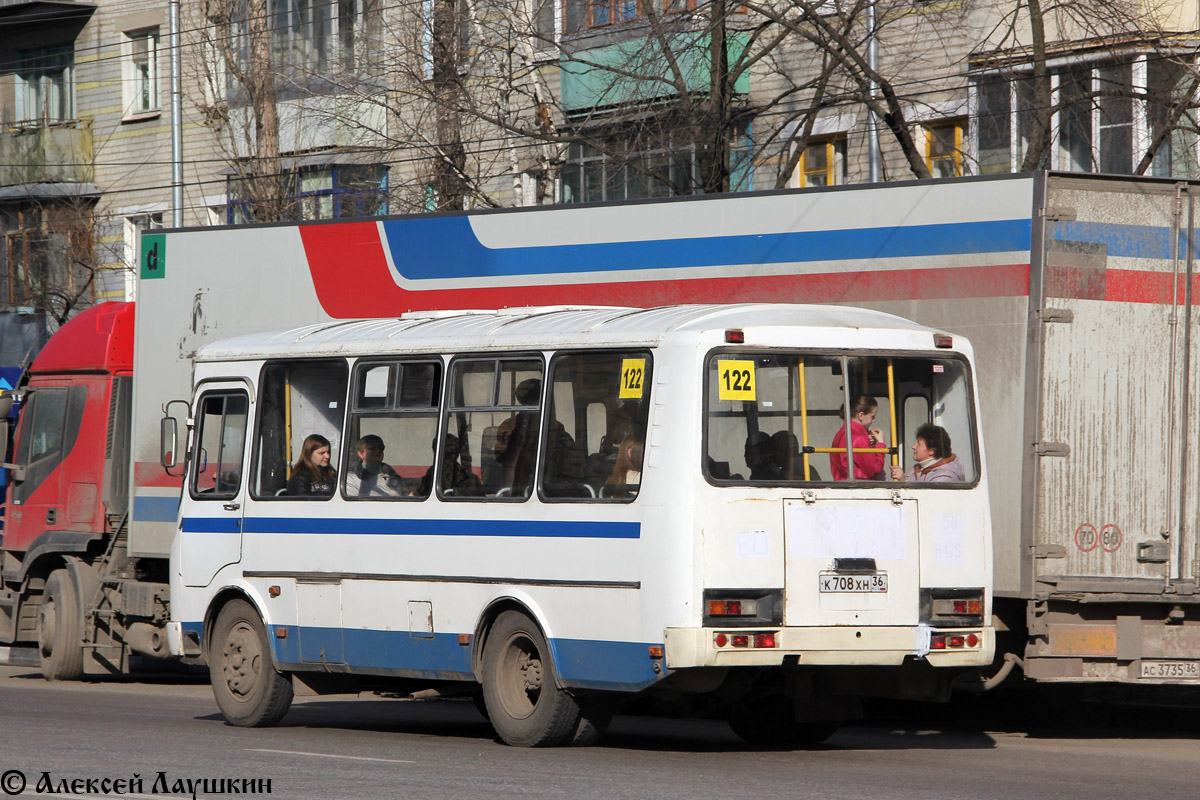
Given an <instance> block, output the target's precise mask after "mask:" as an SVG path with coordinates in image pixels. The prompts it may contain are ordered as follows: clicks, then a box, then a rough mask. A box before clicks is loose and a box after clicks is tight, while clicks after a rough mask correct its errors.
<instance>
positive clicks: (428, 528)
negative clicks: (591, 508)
mask: <svg viewBox="0 0 1200 800" xmlns="http://www.w3.org/2000/svg"><path fill="white" fill-rule="evenodd" d="M239 521H240V522H241V523H242V527H241V530H242V531H243V532H245V533H304V534H320V533H327V534H362V535H370V536H530V537H539V538H558V539H638V538H640V537H641V528H642V526H641V523H640V522H597V521H594V520H580V521H563V520H527V519H521V520H497V519H487V520H474V519H356V518H338V517H246V518H245V519H244V520H239V519H238V518H227V519H226V518H219V517H216V518H214V517H184V518H183V530H184V532H185V533H193V532H195V533H237V532H238V522H239Z"/></svg>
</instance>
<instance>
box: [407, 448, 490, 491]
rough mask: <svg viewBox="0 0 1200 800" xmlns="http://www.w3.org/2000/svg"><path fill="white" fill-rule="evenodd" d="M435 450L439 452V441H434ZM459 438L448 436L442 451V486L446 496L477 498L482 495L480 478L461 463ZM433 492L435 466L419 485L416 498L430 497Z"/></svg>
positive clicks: (427, 471) (430, 468)
mask: <svg viewBox="0 0 1200 800" xmlns="http://www.w3.org/2000/svg"><path fill="white" fill-rule="evenodd" d="M433 449H434V450H435V451H436V450H437V439H434V440H433ZM460 450H461V447H460V446H459V441H458V437H457V436H455V435H454V434H453V433H447V434H446V443H445V448H444V449H443V451H442V486H441V490H442V492H443V493H444V494H448V495H454V496H466V497H476V496H478V495H479V494H481V493H482V489H481V486H480V483H479V476H478V475H476V474H475V473H474V472H473V471H472V470H471V469H470V468H469V467H466V466H463V465H462V464H461V463H459V452H460ZM432 490H433V466H432V465H430V467H429V469H428V470H426V472H425V475H424V476H423V477H422V478H421V482H420V483H419V484H417V492H416V495H415V496H416V497H428V496H429V493H430V492H431V491H432Z"/></svg>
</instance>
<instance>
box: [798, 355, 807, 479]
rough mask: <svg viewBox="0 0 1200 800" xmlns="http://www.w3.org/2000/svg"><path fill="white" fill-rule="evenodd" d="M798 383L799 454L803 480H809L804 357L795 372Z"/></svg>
mask: <svg viewBox="0 0 1200 800" xmlns="http://www.w3.org/2000/svg"><path fill="white" fill-rule="evenodd" d="M796 380H797V383H799V384H800V436H801V442H800V454H801V456H802V457H803V458H804V480H806V481H807V480H810V478H809V471H808V390H807V389H806V387H805V383H804V359H803V358H802V359H800V370H799V371H798V372H797V373H796Z"/></svg>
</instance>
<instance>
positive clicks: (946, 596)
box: [921, 589, 984, 628]
mask: <svg viewBox="0 0 1200 800" xmlns="http://www.w3.org/2000/svg"><path fill="white" fill-rule="evenodd" d="M921 594H922V595H923V597H922V598H921V599H922V603H921V605H922V606H923V607H924V608H927V609H928V612H926V613H927V614H928V617H927V621H928V622H929V624H930V625H932V626H934V627H936V628H967V627H975V626H976V625H982V624H983V614H984V597H983V589H922V590H921ZM926 603H928V605H925V604H926Z"/></svg>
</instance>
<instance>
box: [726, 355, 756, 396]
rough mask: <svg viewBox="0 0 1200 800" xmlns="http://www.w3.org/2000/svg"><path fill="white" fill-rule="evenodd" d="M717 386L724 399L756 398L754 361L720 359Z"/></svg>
mask: <svg viewBox="0 0 1200 800" xmlns="http://www.w3.org/2000/svg"><path fill="white" fill-rule="evenodd" d="M717 387H718V388H717V396H718V397H719V398H720V399H722V400H754V399H755V397H754V362H753V361H732V360H730V361H724V360H722V361H718V362H717Z"/></svg>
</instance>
